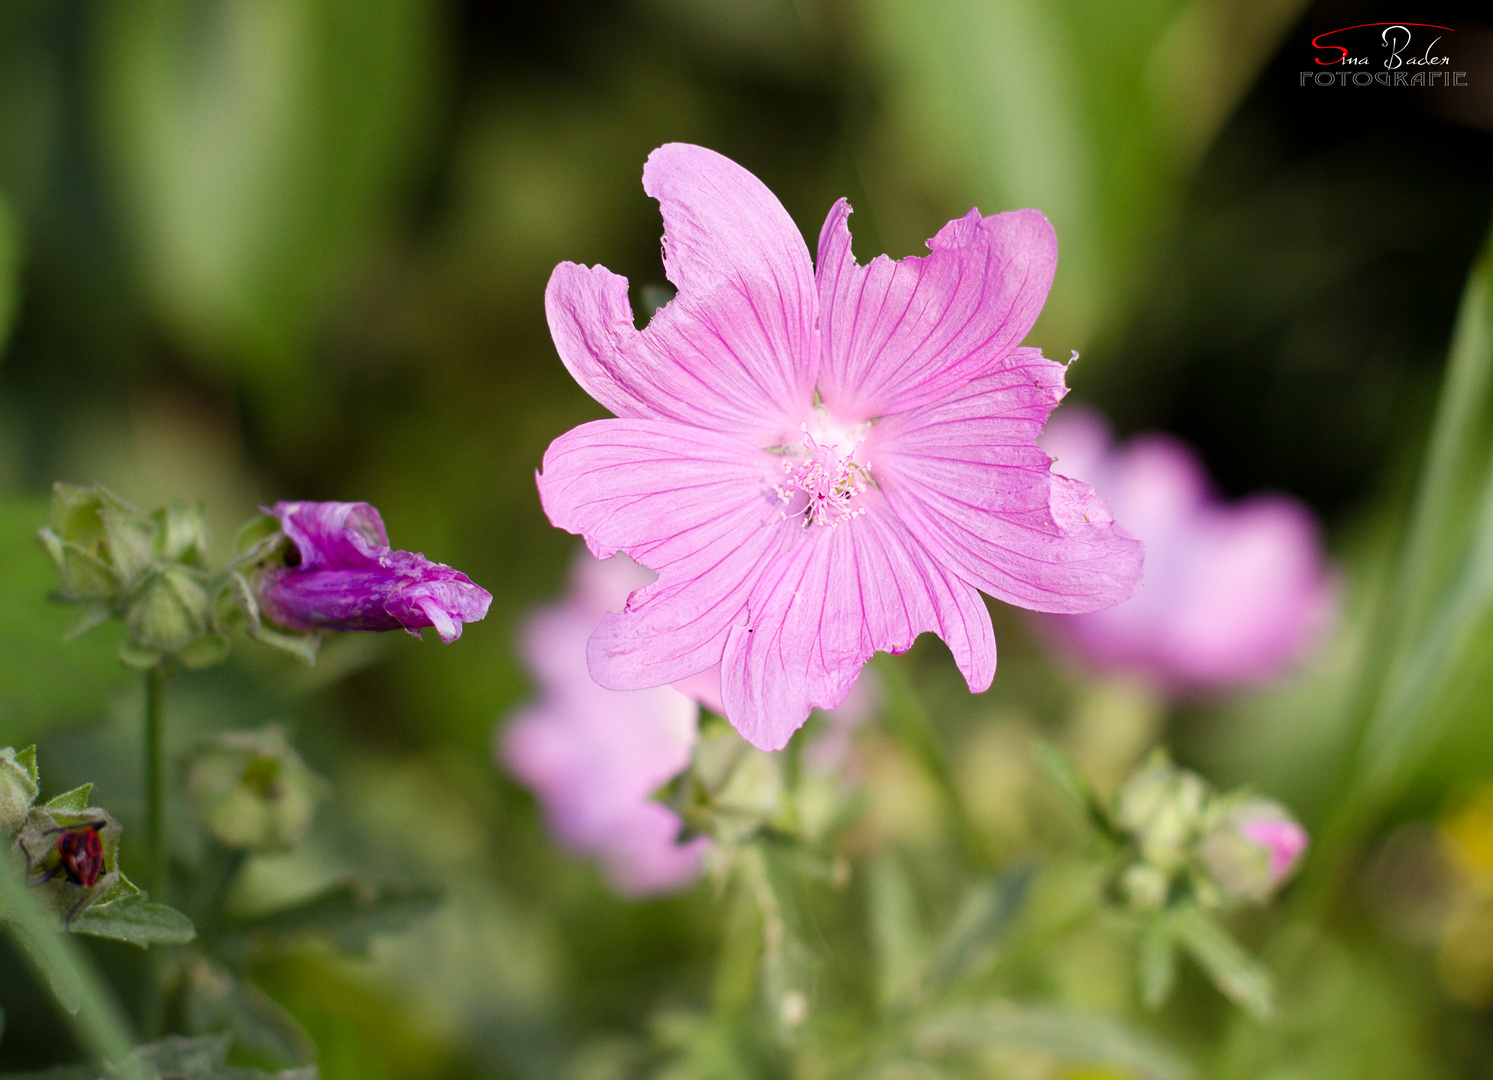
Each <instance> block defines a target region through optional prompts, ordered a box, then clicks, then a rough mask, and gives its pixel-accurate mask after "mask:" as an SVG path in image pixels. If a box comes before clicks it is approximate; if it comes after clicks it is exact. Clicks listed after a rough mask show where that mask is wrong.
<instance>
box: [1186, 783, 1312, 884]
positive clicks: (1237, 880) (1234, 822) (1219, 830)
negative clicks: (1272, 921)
mask: <svg viewBox="0 0 1493 1080" xmlns="http://www.w3.org/2000/svg"><path fill="white" fill-rule="evenodd" d="M1310 843H1311V837H1310V836H1308V835H1307V831H1306V830H1305V829H1304V828H1302V827H1301V824H1300V823H1299V822H1297V820H1296V819H1295V818H1294V817H1292V816H1291V812H1290V811H1289V810H1287V809H1286V808H1285V807H1284V806H1281V805H1280V803H1277V802H1275V801H1273V800H1271V799H1262V798H1258V797H1256V798H1251V799H1249V800H1247V801H1246V802H1244V803H1243V804H1241V805H1239V806H1236V807H1234V808H1233V809H1231V810H1230V811H1229V812H1228V813H1226V814H1225V815H1224V817H1223V819H1222V820H1221V821H1219V822H1218V823H1217V824H1216V825H1215V826H1214V827H1213V828H1212V829H1210V830H1209V831H1208V833H1207V834H1206V835H1205V836H1204V837H1203V838H1202V840H1201V842H1200V843H1199V844H1198V855H1199V857H1200V858H1201V859H1202V861H1203V866H1204V867H1205V868H1206V869H1207V871H1208V874H1209V876H1210V877H1211V878H1212V879H1213V881H1214V883H1215V884H1216V885H1217V886H1218V888H1219V889H1220V891H1221V892H1222V893H1223V896H1224V898H1225V899H1227V900H1243V901H1248V902H1251V903H1263V902H1264V901H1265V900H1268V899H1269V898H1270V897H1271V896H1272V895H1274V894H1275V892H1276V891H1277V890H1278V889H1279V888H1280V887H1281V886H1282V885H1284V884H1285V883H1286V881H1287V880H1288V879H1289V878H1290V877H1291V875H1292V874H1293V873H1295V872H1296V868H1297V866H1298V865H1299V864H1300V862H1301V857H1302V855H1304V854H1305V853H1306V849H1307V846H1308V845H1309V844H1310Z"/></svg>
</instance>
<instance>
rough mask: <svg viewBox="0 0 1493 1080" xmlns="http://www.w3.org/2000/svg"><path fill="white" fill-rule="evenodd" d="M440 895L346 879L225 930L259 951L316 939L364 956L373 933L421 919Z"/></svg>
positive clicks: (423, 889) (432, 890) (401, 885)
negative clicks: (297, 941) (296, 902)
mask: <svg viewBox="0 0 1493 1080" xmlns="http://www.w3.org/2000/svg"><path fill="white" fill-rule="evenodd" d="M442 895H443V894H442V892H441V890H439V889H435V888H431V887H429V886H425V885H414V884H410V883H408V882H383V883H380V884H373V883H371V882H366V881H363V880H360V879H351V880H348V881H344V882H341V883H339V884H337V885H333V886H332V887H330V888H328V889H325V890H323V891H322V892H319V893H317V894H316V895H315V896H312V897H311V898H310V899H308V900H304V901H302V902H300V903H298V904H295V905H293V906H291V907H287V908H281V909H279V910H277V911H273V912H270V913H269V914H267V915H262V916H260V917H258V918H254V919H247V920H242V921H240V922H237V923H235V924H233V925H232V926H231V927H230V929H231V930H233V931H235V932H237V933H240V934H243V935H247V936H248V937H249V938H250V939H251V940H252V941H253V943H254V944H255V945H256V946H258V947H259V948H261V949H275V948H281V947H286V946H289V945H293V944H294V943H295V941H296V940H297V939H302V938H305V937H318V938H323V939H325V940H327V941H329V942H330V943H331V944H332V945H333V947H335V948H336V949H338V950H340V951H342V952H350V953H366V952H367V950H368V946H369V943H370V941H371V940H372V938H373V936H374V935H375V934H385V933H395V932H397V931H400V930H403V929H405V928H406V927H408V926H410V925H411V924H412V923H414V922H416V921H417V920H420V919H423V918H425V917H426V916H428V915H430V914H431V913H432V912H433V911H435V910H436V908H438V907H439V906H440V904H441V899H442Z"/></svg>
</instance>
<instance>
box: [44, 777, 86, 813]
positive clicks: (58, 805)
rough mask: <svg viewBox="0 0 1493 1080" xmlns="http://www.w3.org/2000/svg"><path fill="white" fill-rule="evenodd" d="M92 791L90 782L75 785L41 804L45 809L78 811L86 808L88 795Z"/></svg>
mask: <svg viewBox="0 0 1493 1080" xmlns="http://www.w3.org/2000/svg"><path fill="white" fill-rule="evenodd" d="M92 792H93V785H92V784H84V785H82V786H81V787H75V788H73V789H72V790H71V791H64V792H63V793H62V794H61V795H58V796H57V797H56V798H53V799H51V800H50V801H48V802H46V803H44V804H43V809H46V810H62V811H69V810H70V811H74V812H76V811H79V810H87V809H88V796H89V795H90V794H92Z"/></svg>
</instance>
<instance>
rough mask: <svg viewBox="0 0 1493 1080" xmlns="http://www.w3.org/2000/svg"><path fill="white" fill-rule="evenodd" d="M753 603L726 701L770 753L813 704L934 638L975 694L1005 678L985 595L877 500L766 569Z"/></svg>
mask: <svg viewBox="0 0 1493 1080" xmlns="http://www.w3.org/2000/svg"><path fill="white" fill-rule="evenodd" d="M749 606H750V615H749V618H748V620H747V621H746V623H745V624H744V625H739V626H733V627H732V628H731V629H730V631H729V636H728V639H727V644H726V654H725V662H724V663H723V664H722V668H721V683H722V685H721V693H722V697H723V699H724V702H725V706H726V715H727V716H728V717H730V719H731V722H732V724H733V725H735V727H736V730H738V731H739V732H741V734H742V737H743V738H745V739H746V740H747V741H748V742H750V743H751V744H752V745H753V746H756V747H757V748H758V749H761V750H777V749H780V748H781V747H782V746H784V745H785V744H786V743H787V742H788V739H789V737H790V736H791V735H792V734H793V732H794V731H796V730H797V729H798V727H799V726H800V725H801V724H802V723H803V722H804V720H806V719H807V718H808V715H809V711H810V709H811V708H813V707H816V706H817V707H819V708H822V709H833V708H836V707H837V706H839V705H840V704H841V703H842V702H844V700H845V697H846V695H847V694H848V693H849V691H850V687H851V685H852V684H853V683H854V682H855V679H856V676H857V675H858V674H859V672H860V669H861V666H862V665H863V664H864V663H865V662H866V661H867V660H869V659H870V658H871V656H872V654H873V653H876V652H878V651H885V652H893V653H900V652H905V651H907V650H908V649H909V648H911V647H912V643H913V640H914V639H915V638H916V637H917V636H918V635H919V634H921V633H923V632H924V631H932V632H933V633H936V634H938V635H939V636H940V637H941V638H943V639H944V641H946V642H947V643H948V645H949V648H950V650H951V651H952V652H953V654H954V660H955V662H956V663H957V664H958V666H959V670H960V671H961V672H963V674H964V677H965V679H966V681H968V683H969V686H970V689H971V690H973V691H975V692H979V691H982V690H985V689H987V688H988V687H989V686H990V681H991V679H992V678H994V676H995V635H994V631H993V629H992V626H991V622H990V614H989V612H988V611H986V610H985V603H984V601H983V600H982V599H981V598H980V595H979V593H977V592H976V591H975V590H974V589H973V588H972V587H971V586H969V585H967V584H965V583H964V582H963V581H960V580H959V579H958V578H957V577H954V576H953V575H952V574H949V573H947V572H946V571H945V570H944V569H943V568H942V567H941V566H939V565H938V563H937V562H936V561H935V560H933V559H932V558H930V557H929V555H928V553H927V552H926V551H925V550H924V549H923V548H922V546H921V545H919V544H918V542H917V541H916V540H915V539H914V537H913V536H912V535H911V534H910V533H908V531H907V530H906V529H905V528H904V527H903V525H902V524H901V522H900V521H898V519H897V518H896V516H895V515H894V514H891V513H889V512H888V508H887V507H886V506H885V505H884V504H881V503H880V502H879V501H876V500H874V499H873V501H872V503H871V506H870V507H869V510H868V513H867V514H866V515H865V516H864V517H862V518H860V519H859V520H857V521H856V522H855V523H854V524H853V525H850V526H847V527H843V528H839V529H833V528H814V529H811V530H808V531H807V532H806V535H805V537H804V540H803V542H802V543H801V544H799V545H798V546H797V547H796V548H794V549H793V550H792V551H791V552H788V553H786V554H784V555H781V556H779V557H778V558H777V559H776V560H775V561H774V562H773V564H772V565H771V566H770V567H769V568H768V569H767V570H766V572H764V573H763V575H762V577H761V578H760V580H759V581H758V582H757V585H756V587H755V588H754V589H753V590H752V597H751V601H750V605H749Z"/></svg>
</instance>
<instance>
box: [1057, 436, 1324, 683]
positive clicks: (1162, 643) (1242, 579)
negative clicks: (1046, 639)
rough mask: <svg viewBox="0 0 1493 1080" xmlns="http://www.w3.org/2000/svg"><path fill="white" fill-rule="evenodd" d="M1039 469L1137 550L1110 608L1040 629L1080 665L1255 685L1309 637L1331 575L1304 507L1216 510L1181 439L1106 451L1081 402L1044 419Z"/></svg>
mask: <svg viewBox="0 0 1493 1080" xmlns="http://www.w3.org/2000/svg"><path fill="white" fill-rule="evenodd" d="M1041 443H1042V447H1043V449H1045V450H1046V451H1047V452H1048V453H1050V454H1052V455H1053V457H1054V459H1055V461H1054V464H1053V471H1054V472H1059V473H1062V474H1063V475H1064V476H1071V477H1074V478H1075V479H1079V480H1083V481H1085V482H1087V483H1090V484H1093V485H1094V487H1095V488H1096V489H1097V490H1098V491H1099V493H1100V494H1101V495H1102V496H1103V497H1104V498H1105V499H1106V500H1107V501H1108V503H1109V505H1110V507H1111V508H1112V509H1113V511H1114V515H1115V521H1116V527H1117V528H1119V529H1120V530H1122V531H1124V532H1126V533H1128V534H1130V535H1133V536H1136V537H1138V538H1139V539H1140V540H1141V541H1142V542H1144V544H1145V546H1146V570H1145V578H1144V580H1143V581H1142V582H1141V585H1140V588H1139V589H1137V590H1136V593H1135V595H1134V596H1133V597H1132V598H1131V599H1129V600H1127V601H1125V602H1124V603H1123V604H1119V605H1117V606H1115V607H1112V608H1109V609H1107V610H1104V611H1095V612H1091V613H1088V614H1082V615H1058V616H1052V617H1051V618H1048V619H1046V620H1044V621H1045V622H1046V623H1047V625H1048V626H1049V627H1051V628H1052V629H1053V630H1054V631H1055V633H1056V635H1057V637H1058V638H1059V640H1060V641H1061V642H1062V643H1064V644H1065V645H1066V646H1067V647H1068V648H1069V649H1070V650H1071V651H1072V652H1075V653H1077V654H1078V656H1079V657H1080V658H1081V659H1082V660H1084V661H1085V662H1086V663H1087V664H1088V665H1089V666H1091V667H1094V668H1097V669H1099V670H1101V671H1104V672H1112V673H1127V674H1132V675H1138V676H1140V677H1142V678H1144V679H1147V680H1148V681H1150V682H1151V683H1153V684H1154V685H1156V686H1158V687H1159V688H1161V689H1163V690H1166V691H1169V692H1173V693H1185V692H1188V691H1202V690H1212V689H1221V688H1225V687H1233V686H1239V685H1244V684H1248V683H1253V682H1258V681H1261V680H1264V679H1268V678H1269V677H1271V676H1273V675H1276V674H1279V673H1280V672H1282V671H1283V670H1284V669H1286V668H1287V667H1289V666H1290V664H1291V663H1292V662H1293V661H1295V660H1297V659H1298V658H1299V657H1300V656H1301V655H1302V654H1303V653H1304V652H1305V651H1306V650H1307V649H1309V648H1310V647H1311V646H1312V644H1313V643H1314V642H1316V640H1317V639H1318V638H1319V637H1320V635H1321V633H1322V631H1323V630H1324V629H1325V627H1326V626H1327V624H1328V622H1329V621H1330V619H1331V617H1332V614H1333V610H1334V606H1335V601H1336V579H1335V577H1334V575H1333V574H1332V572H1331V571H1330V569H1329V568H1328V566H1327V563H1326V560H1325V558H1324V555H1323V552H1322V541H1321V536H1320V533H1319V531H1318V528H1317V524H1316V521H1315V519H1314V518H1313V517H1312V514H1311V512H1310V511H1309V510H1308V509H1307V508H1306V507H1305V506H1303V505H1302V504H1301V503H1299V502H1297V501H1296V500H1295V499H1291V498H1288V497H1286V496H1283V495H1268V494H1267V495H1254V496H1251V497H1249V498H1247V499H1244V500H1241V501H1240V502H1237V503H1232V504H1229V503H1224V502H1222V501H1221V500H1219V499H1218V498H1217V497H1216V496H1215V495H1214V494H1213V492H1212V489H1211V487H1210V485H1209V482H1208V477H1207V474H1206V473H1205V472H1204V470H1203V466H1202V464H1201V462H1200V461H1199V460H1198V458H1197V455H1196V454H1195V453H1194V452H1193V451H1192V449H1191V448H1190V447H1188V446H1187V444H1185V443H1183V442H1182V441H1181V440H1179V439H1176V438H1173V437H1172V436H1170V435H1163V434H1146V435H1139V436H1136V437H1135V438H1134V439H1131V440H1130V441H1129V442H1127V443H1126V444H1125V445H1124V446H1121V447H1115V446H1114V445H1113V444H1112V438H1111V435H1110V430H1109V426H1108V424H1107V423H1106V422H1105V421H1104V419H1103V417H1101V416H1100V415H1099V414H1098V413H1096V412H1094V411H1092V410H1088V409H1084V408H1082V407H1070V408H1067V409H1064V410H1062V411H1061V412H1059V413H1058V414H1057V415H1056V416H1054V417H1053V419H1052V421H1051V422H1050V423H1049V424H1048V426H1047V430H1046V431H1045V432H1044V433H1043V435H1042V439H1041Z"/></svg>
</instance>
